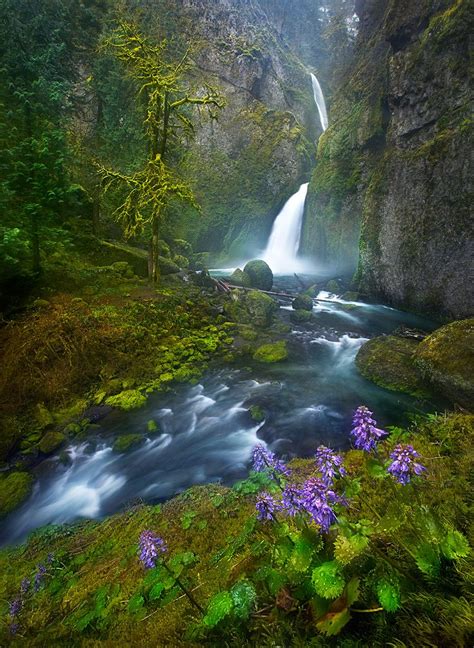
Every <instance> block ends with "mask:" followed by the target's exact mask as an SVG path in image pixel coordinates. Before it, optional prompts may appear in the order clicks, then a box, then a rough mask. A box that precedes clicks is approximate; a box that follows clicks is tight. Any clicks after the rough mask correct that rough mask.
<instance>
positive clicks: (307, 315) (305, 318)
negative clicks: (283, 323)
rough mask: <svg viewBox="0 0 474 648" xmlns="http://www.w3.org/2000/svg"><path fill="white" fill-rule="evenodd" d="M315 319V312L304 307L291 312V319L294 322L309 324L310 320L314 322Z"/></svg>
mask: <svg viewBox="0 0 474 648" xmlns="http://www.w3.org/2000/svg"><path fill="white" fill-rule="evenodd" d="M313 319H314V318H313V313H312V312H311V311H308V310H303V309H302V308H298V310H293V311H291V312H290V320H291V321H292V322H293V324H308V323H309V322H312V321H313Z"/></svg>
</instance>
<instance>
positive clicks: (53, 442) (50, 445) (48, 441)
mask: <svg viewBox="0 0 474 648" xmlns="http://www.w3.org/2000/svg"><path fill="white" fill-rule="evenodd" d="M65 440H66V435H65V434H63V433H62V432H59V431H58V430H50V431H49V432H46V434H45V435H44V437H43V438H42V439H41V441H40V443H39V449H40V450H41V452H44V454H49V453H50V452H53V451H54V450H56V449H57V448H59V446H60V445H61V444H62V443H64V441H65Z"/></svg>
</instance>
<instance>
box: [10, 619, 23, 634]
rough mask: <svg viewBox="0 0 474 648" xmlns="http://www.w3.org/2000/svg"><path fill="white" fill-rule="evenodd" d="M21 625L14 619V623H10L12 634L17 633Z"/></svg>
mask: <svg viewBox="0 0 474 648" xmlns="http://www.w3.org/2000/svg"><path fill="white" fill-rule="evenodd" d="M19 627H20V626H19V625H18V623H17V622H16V621H13V623H10V627H9V629H10V634H12V635H15V634H16V633H17V632H18V628H19Z"/></svg>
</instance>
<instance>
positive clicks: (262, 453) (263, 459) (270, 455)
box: [252, 443, 290, 477]
mask: <svg viewBox="0 0 474 648" xmlns="http://www.w3.org/2000/svg"><path fill="white" fill-rule="evenodd" d="M252 467H253V469H254V470H255V472H263V471H264V470H272V471H273V472H275V473H278V474H280V475H285V476H286V477H287V476H288V475H289V474H290V471H289V469H288V468H287V467H286V465H285V463H284V462H283V461H281V460H280V459H277V457H276V456H275V453H274V452H272V451H271V450H267V449H266V448H265V447H264V446H263V445H262V444H261V443H258V444H257V445H256V446H255V447H254V449H253V453H252Z"/></svg>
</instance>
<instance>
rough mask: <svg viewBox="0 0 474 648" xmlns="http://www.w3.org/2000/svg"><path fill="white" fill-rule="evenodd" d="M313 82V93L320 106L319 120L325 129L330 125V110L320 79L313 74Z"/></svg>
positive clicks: (317, 104)
mask: <svg viewBox="0 0 474 648" xmlns="http://www.w3.org/2000/svg"><path fill="white" fill-rule="evenodd" d="M311 83H312V84H313V95H314V101H315V103H316V106H317V107H318V112H319V120H320V122H321V128H322V129H323V131H325V130H326V128H327V127H328V123H329V122H328V112H327V110H326V102H325V101H324V95H323V91H322V90H321V86H320V85H319V81H318V80H317V78H316V77H315V76H314V74H311Z"/></svg>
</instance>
